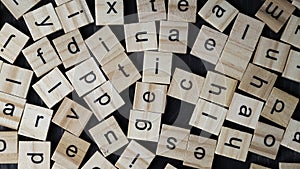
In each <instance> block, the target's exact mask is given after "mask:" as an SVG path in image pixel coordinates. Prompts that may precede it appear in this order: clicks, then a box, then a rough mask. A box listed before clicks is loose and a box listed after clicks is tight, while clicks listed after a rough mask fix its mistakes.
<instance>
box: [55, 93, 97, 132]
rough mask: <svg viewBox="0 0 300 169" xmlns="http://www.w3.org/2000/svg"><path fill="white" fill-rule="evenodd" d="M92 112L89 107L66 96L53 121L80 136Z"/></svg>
mask: <svg viewBox="0 0 300 169" xmlns="http://www.w3.org/2000/svg"><path fill="white" fill-rule="evenodd" d="M92 114H93V113H92V112H91V111H90V110H88V109H87V108H85V107H83V106H81V105H80V104H79V103H76V102H75V101H73V100H71V99H69V98H67V97H65V98H64V100H63V102H62V103H61V105H60V106H59V108H58V110H57V112H56V113H55V115H54V117H53V119H52V122H53V123H55V124H57V125H58V126H60V127H61V128H63V129H65V130H67V131H69V132H70V133H72V134H74V135H75V136H78V137H79V136H80V134H81V133H82V131H83V130H84V128H85V126H86V124H87V123H88V121H89V119H90V118H91V116H92Z"/></svg>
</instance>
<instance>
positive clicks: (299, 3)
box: [292, 0, 300, 9]
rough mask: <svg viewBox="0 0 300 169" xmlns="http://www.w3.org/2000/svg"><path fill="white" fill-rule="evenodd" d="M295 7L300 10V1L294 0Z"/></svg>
mask: <svg viewBox="0 0 300 169" xmlns="http://www.w3.org/2000/svg"><path fill="white" fill-rule="evenodd" d="M292 4H293V5H294V6H295V7H297V8H298V9H300V1H299V0H293V3H292Z"/></svg>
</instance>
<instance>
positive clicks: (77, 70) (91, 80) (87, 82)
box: [66, 57, 106, 97]
mask: <svg viewBox="0 0 300 169" xmlns="http://www.w3.org/2000/svg"><path fill="white" fill-rule="evenodd" d="M66 75H67V76H68V79H69V80H70V82H71V84H72V85H73V87H74V89H75V91H76V92H77V94H78V95H79V96H80V97H81V96H83V95H85V94H87V93H88V92H90V91H92V90H94V89H95V88H97V87H98V86H100V85H101V84H103V83H104V82H106V78H105V76H104V75H103V73H102V72H101V70H100V67H99V65H98V64H97V63H96V61H95V60H94V58H92V57H90V58H89V59H87V60H85V61H84V62H82V63H80V64H79V65H77V66H75V67H74V68H73V69H71V70H69V71H67V72H66Z"/></svg>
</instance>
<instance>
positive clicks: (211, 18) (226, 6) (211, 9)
mask: <svg viewBox="0 0 300 169" xmlns="http://www.w3.org/2000/svg"><path fill="white" fill-rule="evenodd" d="M238 13H239V11H238V10H237V9H236V8H235V7H233V6H232V5H231V4H230V3H228V2H227V1H225V0H210V1H207V2H206V4H205V5H204V6H203V7H202V8H201V10H200V11H199V13H198V14H199V15H200V16H201V17H202V18H203V19H204V20H205V21H206V22H208V23H209V24H211V25H212V26H214V27H215V28H217V29H218V30H219V31H221V32H223V31H224V30H225V28H226V27H227V26H228V25H229V24H230V22H231V21H232V20H233V19H234V18H235V16H236V15H237V14H238Z"/></svg>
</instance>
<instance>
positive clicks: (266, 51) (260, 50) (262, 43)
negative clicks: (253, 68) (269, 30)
mask: <svg viewBox="0 0 300 169" xmlns="http://www.w3.org/2000/svg"><path fill="white" fill-rule="evenodd" d="M290 47H291V46H290V45H287V44H285V43H282V42H279V41H275V40H272V39H268V38H265V37H261V38H260V40H259V43H258V46H257V49H256V52H255V55H254V59H253V63H254V64H257V65H259V66H263V67H265V68H268V69H271V70H274V71H277V72H280V73H282V72H283V69H284V66H285V63H286V60H287V58H288V54H289V51H290Z"/></svg>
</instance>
